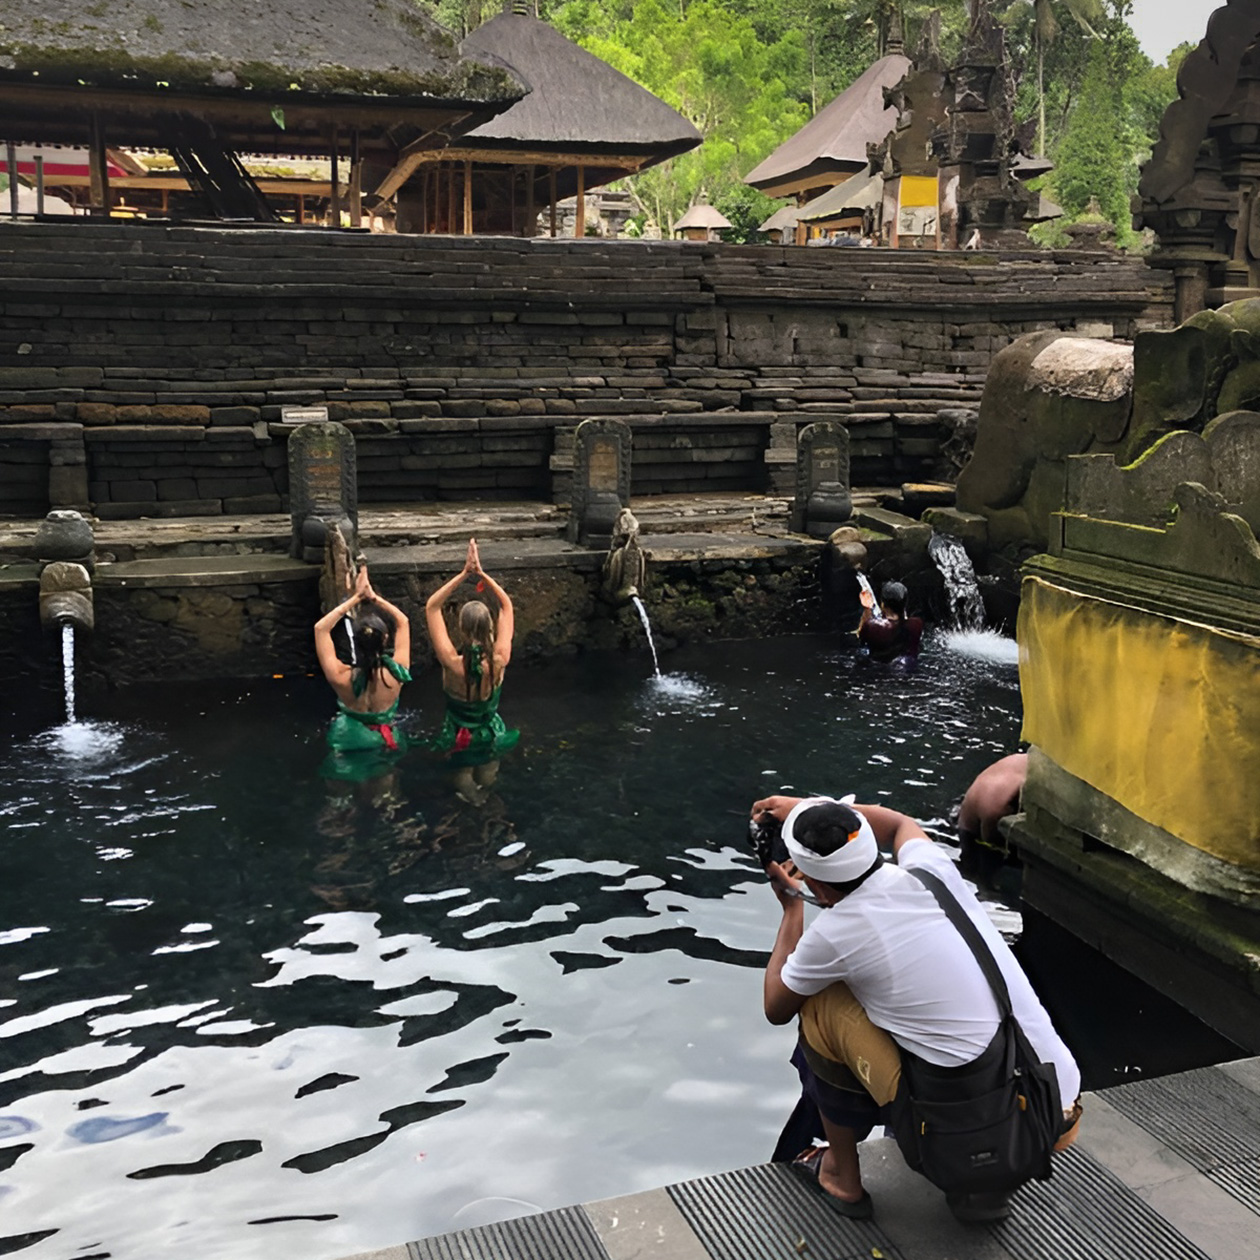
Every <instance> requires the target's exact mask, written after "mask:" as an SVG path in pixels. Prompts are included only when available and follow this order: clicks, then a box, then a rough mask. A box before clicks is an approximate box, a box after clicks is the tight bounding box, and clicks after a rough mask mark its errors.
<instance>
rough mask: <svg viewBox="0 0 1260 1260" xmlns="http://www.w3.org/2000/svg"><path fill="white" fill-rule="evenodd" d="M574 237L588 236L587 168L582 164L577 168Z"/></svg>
mask: <svg viewBox="0 0 1260 1260" xmlns="http://www.w3.org/2000/svg"><path fill="white" fill-rule="evenodd" d="M573 235H574V236H577V237H583V236H585V235H586V167H585V166H584V165H583V164H582V163H581V162H579V163H578V168H577V207H576V208H575V209H574V212H573Z"/></svg>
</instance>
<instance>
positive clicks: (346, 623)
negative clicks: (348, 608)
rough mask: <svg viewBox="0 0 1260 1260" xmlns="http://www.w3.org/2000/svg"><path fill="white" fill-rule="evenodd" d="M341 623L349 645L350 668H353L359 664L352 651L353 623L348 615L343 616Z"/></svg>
mask: <svg viewBox="0 0 1260 1260" xmlns="http://www.w3.org/2000/svg"><path fill="white" fill-rule="evenodd" d="M341 621H342V624H343V625H344V626H345V628H346V638H347V640H349V643H350V666H351V668H354V667H355V666H357V665H358V663H359V658H358V656H357V655H356V653H355V650H354V621H353V619H352V618H351V617H350V615H349V614H347V615H346V616H344V617H343V618H342V619H341Z"/></svg>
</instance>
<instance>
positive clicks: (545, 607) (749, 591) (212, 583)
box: [0, 539, 823, 693]
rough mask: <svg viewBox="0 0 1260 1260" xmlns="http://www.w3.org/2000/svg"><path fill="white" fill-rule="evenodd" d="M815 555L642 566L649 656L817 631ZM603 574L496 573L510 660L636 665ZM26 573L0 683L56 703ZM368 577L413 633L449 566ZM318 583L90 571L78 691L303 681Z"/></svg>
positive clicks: (786, 552)
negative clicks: (576, 658)
mask: <svg viewBox="0 0 1260 1260" xmlns="http://www.w3.org/2000/svg"><path fill="white" fill-rule="evenodd" d="M819 548H820V544H818V543H816V542H812V541H808V540H805V539H801V540H799V542H796V543H794V544H793V545H792V546H790V547H788V548H785V549H781V550H780V551H779V552H778V553H777V554H773V555H771V554H761V555H757V554H751V553H750V554H749V555H747V556H744V557H739V558H731V557H729V556H713V557H709V558H704V557H700V556H696V557H693V558H689V559H685V560H684V559H675V558H664V559H661V560H659V561H653V563H652V566H651V568H650V569H649V574H648V581H647V585H646V587H645V588H644V592H643V594H644V598H645V600H646V601H647V604H648V606H649V607H650V608H651V617H652V624H653V629H654V633H655V636H656V640H657V643H658V646H660V647H671V646H675V645H677V644H680V643H688V642H696V641H704V640H708V639H746V638H760V637H765V636H769V635H779V634H799V633H807V632H810V631H817V630H821V629H822V628H823V622H822V611H821V606H820V604H819V600H818V596H817V572H818V553H819ZM602 562H603V556H602V555H601V554H599V553H596V552H584V553H581V554H579V555H576V556H574V555H565V556H563V557H559V558H552V559H538V558H535V559H532V560H515V561H510V562H508V563H507V564H505V565H504V566H503V567H501V568H500V567H499V566H496V569H497V571H498V572H499V575H500V576H501V577H502V578H503V580H504V582H505V583H506V584H507V586H508V587H509V589H510V590H511V591H512V600H513V606H514V609H515V613H516V635H515V639H514V648H513V657H514V659H516V660H530V659H539V658H550V657H552V656H554V655H556V654H557V653H563V652H566V651H567V652H573V651H577V650H579V649H585V648H596V649H610V650H611V649H623V650H624V649H629V650H632V651H637V652H642V653H644V655H645V659H646V655H647V645H646V641H645V639H644V634H643V626H642V624H641V622H640V621H639V618H638V614H637V613H636V612H635V611H634V609H633V608H632V607H630V606H629V605H625V606H622V607H617V608H614V607H611V606H609V605H608V604H606V603H605V602H604V601H603V600H602V599H601V598H600V597H599V593H598V592H599V584H600V582H599V567H600V565H601V564H602ZM38 572H39V570H38V566H37V565H34V564H19V565H13V566H9V567H8V569H7V570H6V571H5V572H4V573H3V574H0V679H5V678H19V677H24V678H30V677H35V678H39V679H40V680H41V683H42V685H44V686H46V687H48V688H50V689H53V690H58V689H60V687H61V662H60V654H59V650H58V644H57V642H56V635H55V632H54V631H50V630H47V629H44V628H41V626H40V624H39V617H38ZM372 576H373V580H374V582H375V583H376V584H377V585H378V587H379V589H380V590H381V593H382V594H384V595H385V596H386V597H387V598H388V599H390V600H391V601H392V602H393V603H395V604H397V605H398V607H399V608H401V609H402V610H403V611H404V612H405V613H406V614H407V616H408V617H409V618H410V620H411V624H412V626H413V629H414V628H417V627H420V626H423V624H424V605H425V600H426V599H427V598H428V596H429V594H430V593H431V592H432V591H433V590H435V589H436V588H437V587H438V586H439V585H441V583H442V582H443V581H445V580H446V578H447V577H448V576H449V566H448V565H447V564H445V563H443V562H441V561H425V562H422V563H420V564H417V563H415V562H412V561H399V560H394V559H391V558H390V557H389V556H388V555H387V554H386V555H384V556H383V557H382V558H381V559H380V560H374V561H373V564H372ZM318 581H319V570H318V568H317V567H316V566H314V565H305V564H302V563H300V562H298V561H295V560H289V559H288V558H287V557H279V556H265V555H251V556H241V557H238V558H229V559H228V560H227V561H225V562H224V563H223V564H216V563H214V562H199V561H198V560H197V559H196V558H190V559H188V560H186V561H185V562H183V563H182V564H180V565H172V566H166V567H164V568H162V569H161V570H156V571H155V570H154V568H153V567H152V566H146V565H145V564H143V563H142V564H139V565H131V564H127V563H120V564H110V565H104V566H101V567H100V568H99V569H98V570H97V575H96V581H95V583H94V599H95V608H96V628H95V630H94V632H93V633H92V634H90V635H86V636H83V637H82V638H81V639H80V641H79V644H78V646H77V649H76V657H77V670H78V682H79V686H80V690H81V691H85V692H87V693H90V691H91V689H92V688H94V687H112V686H118V685H125V684H131V683H138V682H158V681H163V682H170V681H175V680H180V679H226V678H237V679H246V678H270V677H271V676H272V675H274V674H293V673H314V672H316V671H317V670H318V665H317V663H316V660H315V645H314V638H313V636H312V633H311V627H312V626H313V625H314V623H315V620H316V619H317V618H318V616H319V591H318ZM413 645H414V649H415V656H414V658H413V672H416V673H417V675H418V674H419V673H420V671H421V670H423V669H424V668H425V667H426V666H429V665H431V664H432V657H431V656H430V655H429V651H430V645H429V640H428V636H427V635H424V634H419V633H417V634H416V635H415V637H414V639H413ZM435 685H436V684H435Z"/></svg>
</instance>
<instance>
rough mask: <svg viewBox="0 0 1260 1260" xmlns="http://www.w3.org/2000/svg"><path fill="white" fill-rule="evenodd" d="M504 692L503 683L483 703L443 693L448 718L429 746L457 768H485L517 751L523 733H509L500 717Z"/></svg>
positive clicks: (516, 731)
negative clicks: (501, 699)
mask: <svg viewBox="0 0 1260 1260" xmlns="http://www.w3.org/2000/svg"><path fill="white" fill-rule="evenodd" d="M502 690H503V686H502V684H500V685H499V686H498V687H496V688H495V689H494V690H493V691H492V692H491V693H490V694H489V695H488V696H487V697H486V698H485V699H484V700H463V699H460V698H459V697H458V696H453V695H451V694H450V692H446V693H444V694H445V695H446V716H445V718H443V720H442V729H441V730H440V731H438V733H437V734H436V735H435V736H434V737H433V738H432V739H431V740H429V741H428V746H429V747H430V748H431V749H432V750H433V751H434V752H438V753H442V754H443V755H444V756H446V757H447V758H448V759H449V761H450V762H451V764H452V765H456V766H481V765H485V763H486V762H488V761H494V760H495V759H497V758H498V757H501V756H502V755H503V754H504V753H505V752H509V751H510V750H511V749H513V748H515V747H516V743H517V741H518V740H519V739H520V737H521V733H520V731H518V730H508V728H507V726H506V725H505V724H504V722H503V719H502V718H501V717H500V716H499V693H500V692H501V691H502Z"/></svg>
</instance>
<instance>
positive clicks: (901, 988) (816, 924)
mask: <svg viewBox="0 0 1260 1260" xmlns="http://www.w3.org/2000/svg"><path fill="white" fill-rule="evenodd" d="M911 867H918V868H919V869H921V870H924V871H928V872H930V873H931V874H933V875H935V876H937V878H939V879H940V880H941V881H942V883H944V884H945V886H946V887H947V888H948V889H949V890H950V892H952V893H953V894H954V896H955V897H956V898H957V899H958V902H959V904H960V905H961V906H962V907H963V909H964V910H965V911H966V912H967V914H968V916H969V917H970V918H971V920H972V922H973V923H975V925H976V926H977V927H978V928H979V929H980V933H981V935H982V936H983V937H984V940H985V943H986V944H987V945H988V946H989V948H990V950H992V952H993V956H994V958H995V959H996V960H997V963H998V966H999V968H1000V969H1001V971H1002V975H1003V977H1004V978H1005V980H1006V986H1007V988H1008V990H1009V991H1010V995H1011V1007H1012V1009H1013V1010H1014V1012H1015V1017H1016V1019H1018V1020H1019V1023H1020V1027H1022V1028H1023V1030H1024V1034H1025V1036H1026V1037H1027V1038H1028V1040H1029V1041H1030V1042H1031V1043H1032V1045H1033V1048H1034V1049H1035V1050H1036V1051H1037V1052H1038V1054H1039V1055H1040V1057H1041V1059H1042V1061H1043V1062H1049V1063H1053V1064H1054V1068H1055V1072H1056V1074H1057V1075H1058V1079H1059V1094H1060V1098H1061V1099H1062V1102H1063V1105H1064V1107H1070V1106H1071V1105H1072V1103H1073V1101H1074V1100H1075V1099H1076V1097H1077V1095H1078V1094H1079V1093H1080V1091H1081V1073H1080V1069H1079V1068H1078V1067H1077V1066H1076V1060H1075V1059H1073V1058H1072V1054H1071V1051H1069V1050H1068V1048H1067V1046H1065V1045H1064V1044H1063V1040H1062V1038H1061V1037H1060V1036H1059V1034H1058V1033H1057V1032H1055V1030H1054V1026H1053V1025H1052V1024H1051V1023H1050V1017H1049V1016H1048V1015H1047V1014H1046V1010H1045V1007H1043V1006H1042V1005H1041V1001H1040V999H1039V998H1038V997H1037V995H1036V993H1035V992H1034V991H1033V987H1032V985H1031V984H1029V983H1028V977H1027V976H1025V975H1024V972H1023V970H1022V969H1021V967H1020V965H1019V963H1018V962H1016V961H1015V956H1014V955H1013V954H1012V953H1011V951H1010V947H1009V946H1008V945H1007V944H1006V942H1005V941H1004V940H1003V939H1002V934H1001V933H1000V932H999V931H998V930H997V928H995V927H994V926H993V924H992V923H991V922H990V920H989V917H988V915H986V914H985V912H984V908H983V907H982V906H981V905H980V903H979V902H978V901H977V900H976V898H975V894H974V893H972V891H971V890H970V889H969V888H968V887H967V885H966V884H965V883H964V882H963V878H962V876H961V875H960V874H959V873H958V868H957V867H956V866H955V865H954V863H953V862H951V861H950V859H949V856H948V855H947V854H946V853H945V852H944V851H943V850H942V849H941V848H940V847H939V846H938V845H936V844H933V843H932V841H930V840H909V841H907V842H906V843H905V844H903V845H902V846H901V850H900V852H899V853H898V855H897V865H896V866H893V865H890V864H889V865H885V866H882V867H881V868H880V869H879V870H877V871H876V872H875V874H874V875H872V876H871V877H870V878H869V879H868V880H867V881H866V882H865V883H864V884H863V885H862V886H861V887H860V888H857V889H856V890H854V891H853V892H851V893H849V894H848V896H846V897H845V898H844V900H842V901H841V902H839V904H837V905H835V906H832V907H830V908H829V909H826V910H823V911H822V912H821V913H820V914H818V915H817V916H816V917H815V918H814V920H813V922H812V923H810V925H809V927H807V928H806V929H805V934H804V935H803V936H802V937H801V940H800V943H799V944H798V945H797V947H796V949H795V950H793V951H792V954H791V956H790V957H789V958H788V960H787V961H786V962H785V963H784V965H783V975H782V978H783V983H784V984H785V985H787V987H788V988H789V989H791V990H792V992H793V993H799V994H802V995H803V996H805V997H809V996H811V995H813V994H815V993H820V992H821V991H822V990H823V989H825V988H826V987H827V986H828V985H829V984H831V983H832V982H833V981H835V980H843V981H845V982H846V983H847V984H848V986H849V988H850V989H852V990H853V995H854V997H856V998H857V1000H858V1001H859V1002H861V1004H862V1006H863V1008H864V1009H865V1010H866V1013H867V1015H869V1016H870V1018H871V1022H872V1023H874V1024H876V1025H877V1026H878V1027H880V1028H882V1029H884V1030H885V1031H886V1032H887V1033H888V1034H889V1035H890V1036H891V1037H892V1038H893V1040H894V1041H896V1042H897V1043H898V1044H899V1045H901V1046H904V1047H905V1048H906V1049H907V1050H909V1051H911V1052H912V1053H914V1054H917V1055H918V1056H919V1057H920V1058H923V1059H926V1060H927V1061H928V1062H929V1063H936V1064H940V1065H943V1066H949V1067H956V1066H960V1065H962V1064H964V1063H970V1062H971V1061H972V1060H973V1059H974V1058H975V1057H976V1056H977V1055H978V1054H980V1053H981V1052H982V1051H983V1050H984V1049H985V1048H986V1047H987V1046H988V1044H989V1042H990V1041H992V1040H993V1034H994V1033H995V1032H997V1026H998V1009H997V1000H996V999H995V998H994V996H993V990H992V989H991V988H990V987H989V982H988V981H987V980H986V979H985V978H984V973H983V972H982V971H981V970H980V965H979V964H978V963H977V962H976V960H975V956H974V955H973V954H972V952H971V950H970V948H969V947H968V945H967V942H966V941H964V940H963V938H962V936H961V935H960V934H959V932H958V929H957V928H956V927H954V925H953V924H952V923H951V922H950V921H949V920H948V919H947V918H946V917H945V914H944V912H943V911H942V910H941V907H940V905H939V903H938V902H937V900H936V898H935V897H933V896H932V894H931V893H930V892H929V891H928V890H927V889H926V888H925V887H924V886H923V885H922V884H921V883H919V881H918V880H917V879H915V878H914V876H913V875H910V874H908V869H909V868H911ZM900 868H906V869H900Z"/></svg>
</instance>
